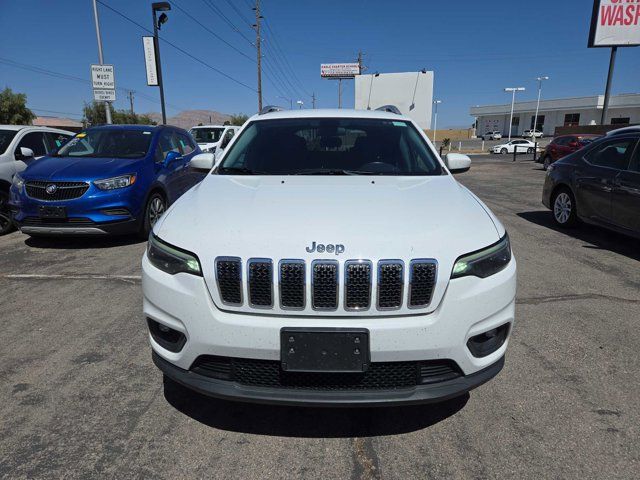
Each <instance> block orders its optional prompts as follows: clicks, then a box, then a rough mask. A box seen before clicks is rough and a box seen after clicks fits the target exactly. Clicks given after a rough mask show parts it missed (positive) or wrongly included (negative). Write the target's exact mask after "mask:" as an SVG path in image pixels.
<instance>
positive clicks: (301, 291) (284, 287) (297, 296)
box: [279, 260, 307, 309]
mask: <svg viewBox="0 0 640 480" xmlns="http://www.w3.org/2000/svg"><path fill="white" fill-rule="evenodd" d="M306 281H307V279H306V278H305V263H304V261H296V260H284V261H282V262H280V281H279V284H280V306H281V307H282V308H285V309H287V308H288V309H303V308H304V306H305V303H306V302H305V291H306V289H305V284H306Z"/></svg>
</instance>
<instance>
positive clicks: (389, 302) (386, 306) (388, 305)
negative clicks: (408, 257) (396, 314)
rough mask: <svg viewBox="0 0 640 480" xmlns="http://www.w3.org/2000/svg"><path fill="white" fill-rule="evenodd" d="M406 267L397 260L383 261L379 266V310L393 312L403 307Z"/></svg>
mask: <svg viewBox="0 0 640 480" xmlns="http://www.w3.org/2000/svg"><path fill="white" fill-rule="evenodd" d="M403 287H404V266H403V264H402V262H400V261H395V260H385V261H381V262H380V263H379V266H378V308H379V309H381V310H392V309H396V308H400V307H401V306H402V292H403Z"/></svg>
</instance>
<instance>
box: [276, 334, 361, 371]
mask: <svg viewBox="0 0 640 480" xmlns="http://www.w3.org/2000/svg"><path fill="white" fill-rule="evenodd" d="M280 361H281V366H282V370H284V371H286V372H329V373H362V372H366V371H367V369H368V368H369V363H370V352H369V330H367V329H366V328H304V327H302V328H293V327H291V328H287V327H285V328H282V329H281V330H280Z"/></svg>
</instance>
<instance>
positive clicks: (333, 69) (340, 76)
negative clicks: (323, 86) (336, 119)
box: [320, 62, 360, 108]
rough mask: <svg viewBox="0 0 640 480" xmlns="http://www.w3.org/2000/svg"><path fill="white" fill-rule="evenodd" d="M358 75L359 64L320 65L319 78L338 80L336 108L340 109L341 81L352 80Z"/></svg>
mask: <svg viewBox="0 0 640 480" xmlns="http://www.w3.org/2000/svg"><path fill="white" fill-rule="evenodd" d="M356 75H360V63H358V62H355V63H322V64H320V76H321V77H322V78H328V79H329V80H338V108H342V80H352V79H354V78H355V76H356Z"/></svg>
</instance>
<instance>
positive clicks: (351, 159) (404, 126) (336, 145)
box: [216, 118, 445, 176]
mask: <svg viewBox="0 0 640 480" xmlns="http://www.w3.org/2000/svg"><path fill="white" fill-rule="evenodd" d="M216 173H217V174H219V175H405V176H414V175H443V174H444V173H445V172H444V169H443V168H442V167H441V166H440V162H439V161H438V160H437V158H436V156H435V154H434V153H433V152H432V151H431V150H430V149H429V147H428V146H427V144H426V142H425V140H424V139H423V138H422V136H421V135H420V134H419V133H418V131H417V130H416V129H415V127H414V126H413V124H411V123H410V122H405V121H392V120H386V119H368V118H367V119H363V118H291V119H278V120H258V121H254V122H252V123H250V124H249V125H248V126H247V128H245V130H244V131H243V133H242V134H241V135H240V137H239V138H238V139H237V140H236V142H235V143H234V144H233V146H232V147H231V150H230V151H229V153H228V154H227V155H226V157H225V159H224V161H223V162H222V164H221V165H220V167H219V168H218V169H217V170H216Z"/></svg>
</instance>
